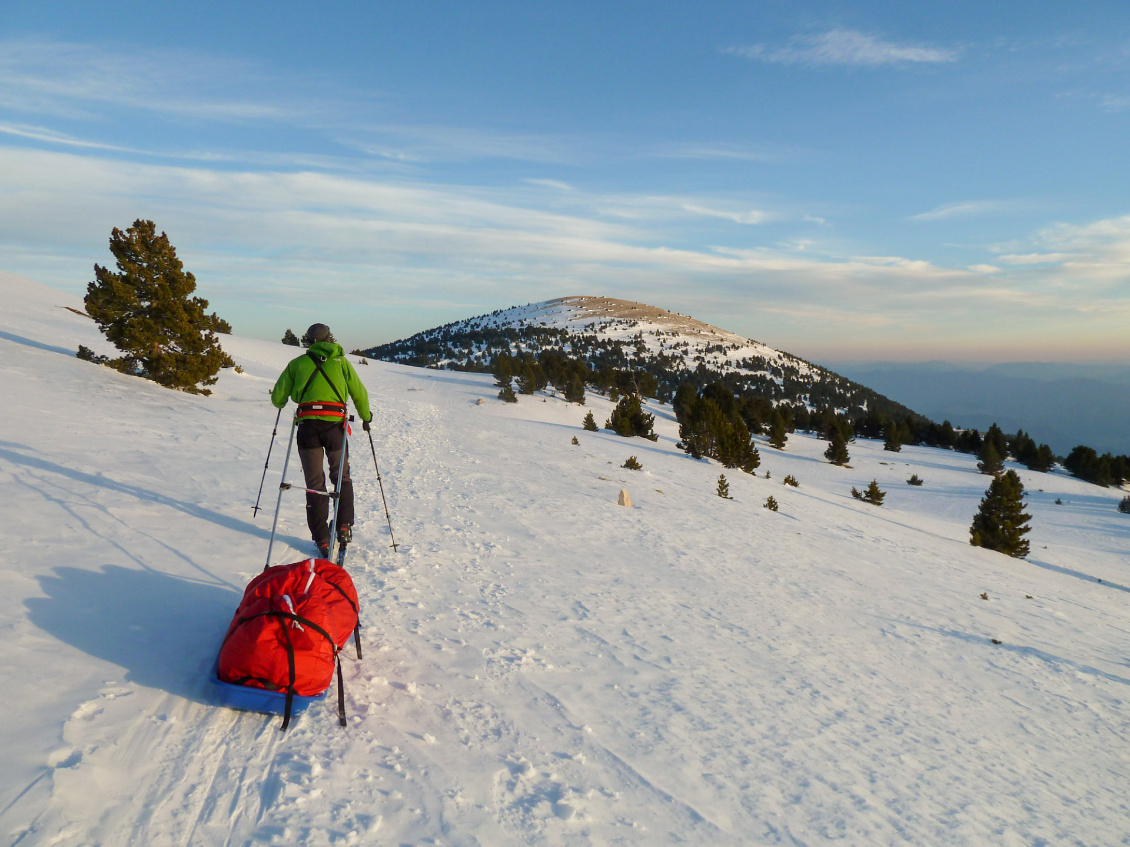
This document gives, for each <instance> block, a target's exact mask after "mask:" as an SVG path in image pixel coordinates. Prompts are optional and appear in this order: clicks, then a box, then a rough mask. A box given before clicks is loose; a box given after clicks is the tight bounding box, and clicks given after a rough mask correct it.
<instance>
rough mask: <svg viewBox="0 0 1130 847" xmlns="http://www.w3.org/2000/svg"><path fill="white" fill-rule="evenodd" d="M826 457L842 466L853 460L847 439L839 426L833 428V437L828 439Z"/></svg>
mask: <svg viewBox="0 0 1130 847" xmlns="http://www.w3.org/2000/svg"><path fill="white" fill-rule="evenodd" d="M824 458H825V459H827V460H828V461H829V462H831V463H832V464H833V465H841V466H842V465H846V464H847V463H848V462H849V461H850V460H851V457H850V456H848V449H847V440H846V439H845V438H844V436H843V433H842V432H841V431H840V430H839V429H838V428H835V427H833V429H832V437H831V438H830V439H829V440H828V449H827V450H825V451H824Z"/></svg>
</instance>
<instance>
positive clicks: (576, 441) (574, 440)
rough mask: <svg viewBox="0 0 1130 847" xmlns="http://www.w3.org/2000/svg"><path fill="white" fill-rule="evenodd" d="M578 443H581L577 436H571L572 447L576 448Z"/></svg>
mask: <svg viewBox="0 0 1130 847" xmlns="http://www.w3.org/2000/svg"><path fill="white" fill-rule="evenodd" d="M580 443H581V442H580V441H578V440H577V436H575V435H574V436H573V446H574V447H576V446H577V445H578V444H580Z"/></svg>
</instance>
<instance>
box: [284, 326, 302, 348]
mask: <svg viewBox="0 0 1130 847" xmlns="http://www.w3.org/2000/svg"><path fill="white" fill-rule="evenodd" d="M282 343H283V344H286V345H287V346H289V347H301V346H302V343H301V342H300V341H299V340H298V336H297V335H295V334H294V330H292V329H291V328H290V327H287V330H286V332H284V333H283V337H282Z"/></svg>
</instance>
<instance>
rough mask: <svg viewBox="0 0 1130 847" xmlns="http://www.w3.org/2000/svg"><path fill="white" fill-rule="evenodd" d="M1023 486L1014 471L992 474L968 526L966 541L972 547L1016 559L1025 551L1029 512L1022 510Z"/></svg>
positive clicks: (1026, 552) (1026, 547) (1026, 551)
mask: <svg viewBox="0 0 1130 847" xmlns="http://www.w3.org/2000/svg"><path fill="white" fill-rule="evenodd" d="M1024 507H1025V503H1024V486H1023V485H1022V484H1021V482H1020V477H1018V476H1017V475H1016V471H1012V470H1010V471H1006V472H1005V473H1003V474H1001V475H999V476H997V477H995V478H994V479H993V481H992V482H991V483H990V484H989V489H988V490H987V491H986V492H985V496H984V498H982V500H981V507H980V509H979V510H978V512H977V514H976V515H974V516H973V523H972V525H971V526H970V527H969V543H970V544H972V545H973V546H974V547H984V548H986V549H988V550H996V551H997V552H998V553H1004V554H1005V555H1008V556H1012V557H1014V558H1017V559H1020V558H1023V557H1024V556H1027V555H1028V542H1027V541H1026V540H1025V539H1024V536H1025V535H1026V534H1027V533H1028V531H1029V530H1030V529H1031V527H1028V526H1026V524H1027V523H1028V521H1029V520H1031V517H1032V516H1031V515H1028V514H1025V512H1024Z"/></svg>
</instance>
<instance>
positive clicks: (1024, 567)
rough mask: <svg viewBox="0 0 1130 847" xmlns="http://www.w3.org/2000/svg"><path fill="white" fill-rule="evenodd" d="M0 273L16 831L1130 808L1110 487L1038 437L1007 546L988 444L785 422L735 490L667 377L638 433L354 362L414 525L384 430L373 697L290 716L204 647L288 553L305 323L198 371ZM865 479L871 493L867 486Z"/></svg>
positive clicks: (549, 836)
mask: <svg viewBox="0 0 1130 847" xmlns="http://www.w3.org/2000/svg"><path fill="white" fill-rule="evenodd" d="M0 297H2V298H3V303H4V307H3V313H2V314H0V353H2V354H3V355H2V359H0V362H2V364H0V396H2V397H3V398H4V400H5V402H4V403H3V404H2V406H0V420H2V421H3V437H2V438H0V498H2V499H0V502H2V503H3V506H4V514H5V517H6V520H5V522H4V525H3V527H2V528H0V551H2V553H3V557H4V562H5V564H6V567H4V568H3V570H2V571H0V580H2V589H3V596H4V597H5V599H6V602H5V603H4V604H3V609H2V611H0V638H2V643H3V650H2V651H0V663H2V667H3V679H4V683H5V684H4V685H3V686H2V688H0V705H2V714H3V720H2V721H0V755H2V757H3V762H4V767H3V769H0V837H2V838H3V839H4V840H5V843H8V844H20V845H124V844H148V845H173V844H175V845H213V844H215V845H228V844H232V845H241V844H288V845H293V844H310V845H323V844H391V845H407V844H429V845H437V844H442V845H476V844H478V845H505V844H578V845H580V844H631V845H637V844H638V845H652V844H674V843H681V844H708V845H736V844H822V843H826V842H839V843H844V844H868V845H870V844H917V845H921V844H930V845H950V844H954V845H957V844H994V845H995V844H1003V845H1033V844H1049V845H1051V844H1055V845H1060V844H1087V845H1099V844H1104V845H1105V844H1114V843H1126V842H1127V841H1128V840H1130V817H1128V814H1127V812H1128V809H1127V800H1126V797H1127V789H1128V788H1130V784H1128V778H1127V773H1128V771H1130V744H1128V741H1130V737H1128V736H1130V725H1128V722H1127V702H1126V698H1127V694H1128V693H1130V688H1128V686H1130V668H1128V664H1130V659H1128V657H1130V633H1128V631H1127V617H1126V606H1127V599H1128V597H1127V592H1128V591H1130V561H1128V558H1127V555H1126V550H1127V542H1128V541H1130V517H1127V516H1125V515H1120V514H1119V513H1118V512H1117V511H1116V508H1115V505H1116V503H1117V501H1118V500H1119V499H1120V498H1121V496H1123V493H1122V492H1116V491H1114V490H1104V489H1101V488H1097V487H1095V486H1091V485H1087V484H1084V483H1081V482H1079V481H1076V480H1073V479H1070V478H1068V477H1065V476H1063V475H1043V474H1035V473H1031V472H1028V471H1026V470H1023V469H1021V470H1020V471H1019V472H1020V474H1021V476H1022V478H1023V479H1024V482H1025V485H1026V487H1027V488H1028V490H1029V496H1028V501H1029V511H1030V512H1031V513H1032V515H1033V520H1032V526H1033V529H1032V533H1031V536H1030V538H1031V541H1032V555H1031V556H1030V558H1029V559H1028V560H1026V561H1022V560H1014V559H1010V558H1008V557H1006V556H1002V555H999V554H996V553H992V552H989V551H985V550H980V549H975V548H973V547H970V546H969V544H968V540H967V539H968V526H969V522H970V520H971V517H972V515H973V513H974V511H975V510H976V506H977V503H978V500H979V498H980V496H981V495H982V493H983V491H984V489H985V488H986V484H987V479H986V478H985V477H983V476H980V475H978V474H977V473H976V471H975V468H974V462H975V460H974V459H973V458H972V457H970V456H964V455H959V454H956V453H951V452H944V451H938V450H930V449H925V448H912V447H907V448H904V449H903V451H902V453H900V454H892V453H885V452H883V450H882V446H881V444H878V443H875V442H869V441H862V440H861V441H859V442H856V443H854V444H853V445H851V453H852V462H851V464H852V467H851V468H837V467H833V466H831V465H829V464H827V463H826V462H824V461H823V460H822V458H821V453H822V451H823V449H824V446H825V445H824V443H823V442H820V441H817V440H815V439H812V438H807V437H802V436H793V437H791V438H790V439H789V442H788V445H787V448H786V451H785V452H783V453H782V452H778V451H775V450H773V449H771V448H769V447H767V446H765V445H761V455H762V465H761V468H760V469H759V475H758V477H757V478H753V477H750V476H748V475H744V474H741V473H740V472H737V471H733V472H729V473H727V477H728V478H729V481H730V490H731V493H732V494H733V496H734V499H733V500H723V499H721V498H719V497H717V496H715V493H714V491H715V481H716V479H717V477H718V474H719V468H718V466H717V465H716V464H713V463H710V462H706V461H695V460H692V459H690V458H688V457H687V456H685V455H683V454H682V453H681V452H679V451H678V450H676V448H675V446H674V442H675V437H676V427H675V424H674V421H673V420H672V416H671V413H670V409H669V408H667V407H657V408H654V411H655V412H656V415H657V430H658V431H659V433H660V438H659V441H658V442H656V443H651V442H647V441H643V440H640V439H630V440H629V439H621V438H618V437H617V436H615V435H613V434H611V433H610V432H601V433H587V432H584V431H582V430H581V428H580V423H581V418H582V416H583V415H584V413H585V411H586V410H585V409H583V408H580V407H578V406H576V405H567V404H566V403H564V401H563V400H561V399H559V398H555V397H543V396H540V395H539V396H537V397H536V398H526V397H523V398H522V400H521V402H519V403H518V404H517V405H511V404H504V403H501V402H499V401H497V400H496V399H495V396H494V395H495V393H496V390H497V389H496V388H495V387H494V386H493V385H492V383H491V379H490V377H488V376H482V375H474V374H458V373H448V372H437V371H424V370H414V369H410V368H406V367H401V366H397V365H391V364H386V363H380V362H372V363H370V364H369V365H368V366H358V371H359V372H360V373H361V375H362V378H363V379H364V381H365V383H366V384H367V385H368V387H369V390H370V393H371V396H372V399H373V406H374V409H375V413H376V422H375V426H374V434H375V436H376V445H377V451H378V457H379V459H380V461H381V470H382V471H383V474H384V482H385V489H386V492H387V494H388V499H389V506H390V508H391V510H392V519H393V527H394V529H395V531H396V536H397V540H398V541H399V542H400V544H401V548H400V552H399V553H394V552H393V551H392V550H391V549H390V548H389V538H388V530H387V528H386V525H385V517H384V512H383V510H382V508H381V505H380V496H379V493H378V490H377V485H376V480H375V476H374V474H373V472H372V457H371V456H370V455H369V454H368V452H367V450H361V449H357V450H356V451H355V456H354V477H355V479H356V485H357V500H358V524H357V527H356V537H357V543H356V544H355V545H354V548H353V551H352V557H351V560H350V563H349V567H350V570H351V571H352V573H353V575H354V578H355V580H356V583H357V587H358V589H359V593H360V597H361V604H362V606H361V608H362V620H363V622H364V637H365V644H366V647H367V650H366V653H365V659H364V661H360V662H359V661H357V660H356V659H353V658H350V657H349V656H350V654H349V653H348V652H347V654H346V655H347V659H346V662H345V675H346V685H347V701H348V702H347V708H348V712H349V716H350V717H349V723H350V726H349V727H348V728H346V729H342V728H341V727H339V726H338V725H337V722H336V720H335V715H334V704H332V703H329V702H327V703H322V704H316V705H315V706H313V707H312V708H311V709H310V710H309V711H308V712H306V713H305V714H304V715H302V716H301V717H300V718H299V719H298V721H297V723H296V725H295V726H294V727H292V729H291V730H290V731H289V732H287V733H286V734H283V733H281V732H279V728H278V727H279V720H278V718H270V717H265V716H261V715H257V714H250V713H238V712H234V711H231V710H228V709H225V708H219V707H217V706H215V704H214V702H215V701H214V693H213V691H212V689H211V686H210V684H209V682H208V675H209V669H210V666H211V665H212V663H213V661H214V659H215V655H216V651H217V648H218V644H219V640H220V638H221V637H222V634H223V632H224V629H225V627H226V625H227V622H228V620H229V619H230V616H231V614H232V612H233V611H234V609H235V605H236V603H237V601H238V599H239V596H240V591H241V590H242V587H243V585H244V584H245V583H246V582H247V581H248V580H249V579H250V578H251V577H252V576H254V575H255V574H256V573H257V572H258V571H259V570H260V569H261V568H262V566H263V564H264V557H265V554H266V549H267V538H268V535H269V531H270V526H271V517H272V509H273V505H274V498H275V496H277V484H278V481H279V471H280V469H281V465H282V459H283V454H284V448H285V438H286V430H285V429H284V430H283V432H282V434H280V439H279V441H278V442H277V443H276V445H275V452H274V454H273V455H272V457H271V469H270V472H269V473H268V478H267V479H268V481H267V485H266V488H265V493H264V500H265V501H267V502H268V506H269V507H270V508H268V510H267V511H266V513H260V515H259V516H258V517H257V518H253V517H252V512H251V506H252V503H253V501H254V498H255V492H256V489H257V487H258V485H259V479H260V475H261V473H262V469H263V463H264V458H265V454H266V449H267V443H268V441H269V437H270V432H271V426H272V423H273V422H274V409H273V408H272V407H271V406H270V403H269V402H268V399H267V391H268V390H269V388H270V386H271V385H272V383H273V381H274V378H275V376H276V375H277V373H278V372H279V371H280V370H281V368H282V367H283V366H284V364H285V363H286V361H287V360H288V358H289V357H290V356H292V355H293V354H294V352H295V351H294V349H293V348H288V347H284V346H282V345H280V344H269V343H264V342H257V341H250V340H247V339H242V338H238V337H231V338H228V337H225V338H224V339H223V342H224V345H225V347H226V349H228V350H229V352H231V354H232V355H233V356H234V357H235V359H236V361H237V362H239V363H240V365H241V366H242V367H243V369H244V371H245V372H244V373H243V374H237V373H234V372H232V371H225V372H224V374H223V375H222V377H221V379H220V381H219V383H218V385H217V386H216V391H215V394H214V395H213V396H212V397H199V396H190V395H186V394H181V393H176V392H172V391H168V390H166V389H163V388H160V387H159V386H156V385H154V384H152V383H148V382H145V381H143V380H140V379H137V378H134V377H129V376H125V375H121V374H118V373H115V372H113V371H111V370H110V369H108V368H103V367H98V366H96V365H92V364H89V363H86V362H82V361H79V360H77V359H75V358H74V356H73V351H74V350H75V349H76V348H77V346H78V345H79V344H86V345H87V346H89V347H92V348H95V349H97V350H101V351H106V345H105V344H104V343H103V342H102V340H101V337H100V335H99V334H98V331H97V329H96V327H95V326H94V324H93V322H92V321H90V320H89V319H88V318H86V317H83V316H81V315H78V314H75V313H74V312H71V311H68V310H67V308H66V307H70V308H72V309H79V310H81V301H79V300H78V298H75V297H73V296H70V295H66V294H63V293H60V292H57V291H53V290H50V289H46V288H43V287H41V286H38V285H36V284H35V283H32V282H29V281H26V280H22V279H19V278H17V277H13V276H11V275H4V274H0ZM107 352H108V351H107ZM479 399H483V401H484V402H483V403H482V405H479V404H477V402H476V401H477V400H479ZM588 408H591V409H592V410H593V411H594V414H595V416H596V418H597V420H598V421H603V420H604V419H605V417H607V415H608V412H609V410H610V404H609V403H608V402H607V401H606V400H604V399H603V398H600V397H597V396H594V395H591V394H590V395H589V407H588ZM284 421H285V417H284ZM359 434H360V433H359ZM573 436H577V438H578V439H579V441H580V445H579V446H573V445H572V444H571V439H572V438H573ZM355 446H357V447H360V446H361V445H360V444H358V445H355ZM364 446H365V447H366V448H367V444H366V445H364ZM630 455H635V456H636V457H638V459H639V461H640V462H641V463H642V465H643V468H644V469H643V470H642V471H628V470H624V469H622V468H621V467H620V465H621V464H622V463H623V462H624V460H625V459H627V458H628V456H630ZM766 470H769V471H770V472H771V473H772V479H766V478H765V471H766ZM790 473H791V474H794V475H795V476H796V477H797V478H798V479H799V481H800V487H799V488H795V489H794V488H790V487H787V486H784V485H782V484H781V480H782V479H783V477H784V476H785V475H786V474H790ZM911 473H918V474H919V475H920V476H922V477H923V478H924V479H925V485H924V486H922V487H921V488H916V487H911V486H909V485H907V484H906V483H905V480H906V478H907V477H908V476H910V474H911ZM872 478H874V479H877V480H878V482H879V485H880V486H881V487H882V488H883V489H884V490H886V491H887V499H886V504H885V505H884V506H883V507H882V508H876V507H872V506H868V505H867V504H864V503H861V502H859V501H856V500H853V499H852V498H851V497H850V496H849V490H850V488H851V486H853V485H854V486H856V487H859V488H861V487H863V486H864V485H866V484H867V483H868V482H869V481H870V480H871V479H872ZM621 488H627V490H628V491H629V493H630V495H631V498H632V501H633V502H634V504H635V508H632V509H627V508H622V507H619V506H617V505H616V500H617V495H618V493H619V491H620V489H621ZM770 494H772V495H773V496H774V497H775V498H776V499H777V500H778V502H779V503H780V512H778V513H772V512H770V511H768V510H766V509H764V508H762V504H763V502H764V501H765V498H766V497H767V496H769V495H770ZM1057 497H1058V498H1061V499H1062V500H1063V504H1062V505H1056V504H1055V502H1054V501H1055V500H1056V498H1057ZM304 523H305V522H304V515H303V508H302V504H301V499H300V498H299V496H298V495H293V496H291V495H287V496H286V497H284V500H283V508H282V514H281V518H280V534H279V538H280V541H281V545H280V544H276V548H275V551H276V553H275V556H274V560H275V561H276V562H282V561H288V560H298V559H301V558H304V557H306V556H308V555H309V554H310V553H311V552H312V550H313V548H312V545H311V544H310V542H309V541H308V540H307V539H306V537H305V525H304ZM1100 580H1101V581H1100ZM982 592H984V593H985V594H986V596H987V598H988V599H987V600H985V599H981V596H980V595H981V594H982ZM1028 595H1031V596H1030V598H1029V596H1028ZM994 639H995V640H996V641H999V642H1000V643H999V644H998V643H995V642H994Z"/></svg>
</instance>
